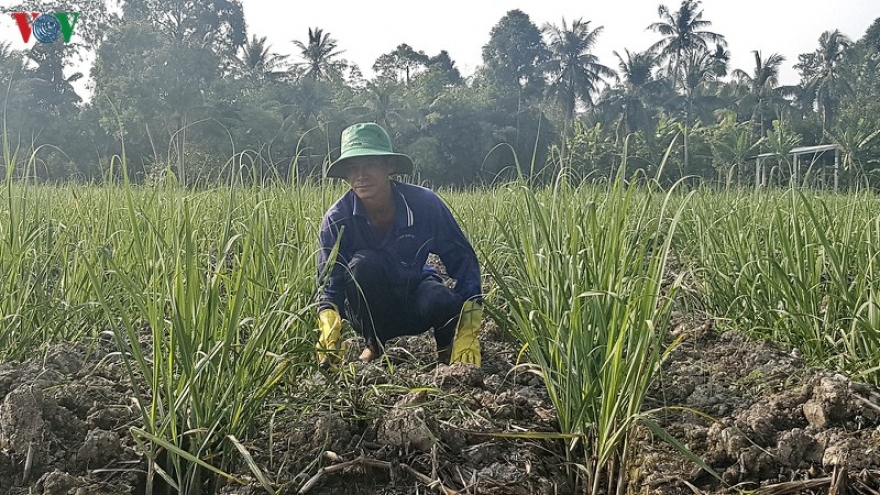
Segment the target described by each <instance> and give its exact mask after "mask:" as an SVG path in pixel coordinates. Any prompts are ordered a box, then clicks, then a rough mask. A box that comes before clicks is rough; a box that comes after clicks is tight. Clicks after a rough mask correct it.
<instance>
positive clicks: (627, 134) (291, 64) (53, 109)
mask: <svg viewBox="0 0 880 495" xmlns="http://www.w3.org/2000/svg"><path fill="white" fill-rule="evenodd" d="M40 3H44V4H45V5H42V4H40ZM50 3H51V5H50ZM25 7H26V8H25ZM12 10H13V11H16V10H28V11H47V10H57V11H64V10H67V11H78V12H83V13H84V14H83V15H82V16H81V17H80V21H79V24H78V25H77V30H76V35H77V36H75V39H74V41H75V42H72V43H69V44H64V43H60V42H58V43H54V44H46V45H42V44H36V45H34V46H33V47H31V48H29V49H27V50H24V51H14V50H11V49H10V47H9V45H0V82H2V84H3V85H4V86H5V87H6V88H7V91H6V98H5V102H4V103H5V105H4V110H5V113H4V117H5V118H4V158H5V159H4V161H3V164H2V165H0V166H3V167H5V168H6V169H7V170H8V171H10V172H12V173H13V174H14V175H16V176H28V177H35V178H38V179H41V180H81V181H102V180H107V179H108V178H110V177H112V176H114V175H115V176H118V175H119V174H120V170H121V165H122V164H121V161H120V159H119V157H121V156H124V157H125V166H126V168H127V171H128V174H129V176H130V177H131V178H133V179H134V180H137V181H145V182H149V181H155V180H163V179H166V178H168V177H169V176H173V177H174V178H175V180H177V181H180V182H183V183H186V184H196V183H200V182H206V181H213V180H220V179H222V180H227V179H229V178H237V179H241V180H244V181H251V180H261V179H264V178H270V177H280V178H283V179H293V178H297V179H300V178H310V177H319V176H320V175H321V172H322V167H325V166H326V162H327V157H328V156H329V157H333V156H334V153H338V150H337V149H336V147H337V146H338V136H339V134H340V132H341V129H342V128H344V127H345V126H347V125H349V124H351V123H354V122H358V121H374V122H377V123H379V124H381V125H383V126H385V127H386V128H387V129H388V130H389V132H390V133H391V134H392V136H393V138H394V140H395V144H396V146H397V148H398V149H399V151H401V152H404V153H407V154H409V155H411V156H412V157H413V159H414V161H415V162H416V180H419V181H424V182H429V183H432V184H435V185H467V184H474V183H490V182H492V181H495V180H498V179H506V178H509V177H512V176H515V175H528V176H538V177H541V176H547V177H549V176H552V175H553V174H555V173H557V172H558V171H559V170H560V169H561V168H562V167H566V169H567V170H569V171H570V173H572V174H574V175H575V176H577V177H581V178H588V177H603V176H608V175H611V174H613V173H614V172H615V171H616V170H617V169H618V167H619V166H620V165H621V164H622V163H625V164H626V167H627V169H628V171H630V172H635V171H637V170H639V169H641V170H643V171H644V172H645V173H646V174H649V175H652V176H654V175H658V174H659V175H660V176H661V177H663V178H664V179H666V180H676V179H678V178H680V177H684V176H697V177H703V178H706V179H711V180H721V181H727V182H730V181H736V182H740V183H749V182H750V181H752V182H753V181H754V173H755V172H754V159H755V157H756V156H757V155H759V154H764V155H765V156H767V157H769V161H770V162H771V165H772V166H773V169H772V170H775V171H776V173H777V175H776V177H777V178H778V179H779V180H780V181H782V180H784V178H785V176H786V173H787V171H790V167H791V163H790V159H789V157H788V155H787V153H788V151H789V150H790V149H792V148H793V147H796V146H799V145H811V144H822V143H836V144H838V145H840V147H841V149H842V151H841V153H842V155H841V166H842V173H843V175H844V179H845V182H846V183H848V184H855V183H865V182H869V183H871V184H876V183H878V182H880V181H878V176H880V173H878V171H880V137H878V135H880V77H878V76H880V74H878V72H880V19H878V20H876V21H875V22H874V23H873V24H872V25H871V27H870V28H869V29H868V30H867V31H866V32H865V33H864V35H863V36H862V37H861V38H860V39H858V40H852V39H850V38H848V37H847V36H845V35H843V34H842V33H841V32H840V31H837V30H833V31H827V32H824V33H821V35H820V36H819V38H818V44H817V47H816V49H815V51H813V52H811V53H805V54H801V55H800V56H799V57H798V61H797V64H796V65H795V68H796V69H797V70H798V72H799V74H800V82H799V83H798V84H796V85H791V86H784V85H780V83H779V70H780V67H781V65H782V63H783V62H784V61H785V59H784V57H783V56H781V55H779V54H776V53H761V52H757V51H755V52H754V53H753V55H754V65H753V66H752V67H747V68H737V69H733V68H731V67H730V66H729V65H730V64H729V60H730V53H729V51H728V49H727V43H726V41H725V38H724V36H723V34H721V33H716V32H713V31H712V30H711V21H710V20H708V19H706V18H704V16H703V11H702V8H701V4H700V2H699V1H698V0H683V1H682V2H681V4H680V5H678V6H677V7H676V8H674V9H673V8H670V7H668V6H666V5H660V6H659V7H658V10H657V14H658V16H657V20H656V22H654V23H652V24H650V25H649V26H646V28H647V29H649V30H650V31H652V32H654V33H656V36H657V38H656V40H657V41H656V42H655V43H654V44H653V45H651V46H649V47H647V48H644V49H643V50H641V51H637V50H630V49H628V48H626V49H622V50H620V51H617V52H614V60H613V61H611V63H610V64H609V63H608V61H600V60H599V59H598V57H597V56H596V55H595V54H594V53H593V51H594V47H595V43H596V41H597V39H598V38H599V37H600V36H601V35H602V32H603V27H602V26H596V25H594V24H593V23H592V22H591V21H589V20H583V19H575V20H566V19H562V20H561V22H560V23H559V24H555V23H548V24H546V25H544V26H541V27H539V26H537V25H536V24H535V23H534V22H532V20H531V19H530V18H529V16H528V14H526V13H525V12H523V11H521V10H511V11H509V12H507V13H506V14H505V15H504V16H503V17H502V18H501V19H500V20H499V21H498V23H497V24H496V25H495V26H494V27H493V28H492V30H491V32H490V38H489V41H488V43H486V45H485V46H483V47H482V58H483V64H482V65H481V66H480V67H478V69H477V70H476V72H475V73H474V75H473V76H471V77H468V78H464V77H462V75H461V74H460V72H459V70H458V69H457V67H456V64H455V61H454V60H452V59H451V58H450V56H449V54H448V53H447V52H446V51H441V52H439V53H425V52H424V51H422V50H418V49H417V47H412V46H410V45H408V44H405V43H401V44H400V45H399V46H398V47H397V48H396V49H394V50H393V51H391V52H389V53H386V54H383V55H381V56H380V57H379V58H377V59H376V61H375V63H374V64H373V66H372V67H371V68H372V70H373V73H374V74H375V75H373V76H371V77H369V78H367V77H365V76H364V75H363V73H362V72H361V70H360V68H359V67H358V66H357V65H356V64H353V63H351V62H350V61H348V60H346V59H345V58H344V55H345V51H344V46H343V45H342V43H341V42H340V41H339V40H338V39H337V38H336V36H335V34H331V33H329V32H326V31H324V30H323V29H321V28H320V27H315V28H311V29H309V30H308V33H303V38H302V39H300V40H294V44H295V46H296V49H297V53H294V54H280V53H277V52H275V51H273V49H272V47H271V46H270V45H269V44H268V43H267V41H266V38H265V37H259V36H257V35H255V34H249V33H247V30H246V24H245V19H244V13H243V10H242V6H241V3H240V2H239V1H238V0H215V1H212V2H201V1H198V0H127V1H125V2H124V3H122V5H121V9H118V10H110V9H108V7H107V5H106V3H105V2H104V1H103V0H64V1H62V2H48V1H43V0H41V2H38V5H33V2H29V3H28V4H27V6H25V5H18V6H13V7H12ZM402 41H405V40H402ZM89 53H90V54H92V56H93V57H94V63H93V64H92V67H91V69H90V70H91V74H90V75H91V80H92V81H93V87H91V88H90V89H91V94H92V96H91V99H90V100H89V101H88V102H85V101H83V100H82V99H81V97H80V96H79V95H78V94H77V93H76V92H75V91H74V89H73V83H75V82H76V81H77V80H79V79H81V78H82V77H83V74H81V73H78V72H74V73H72V74H71V73H70V68H71V67H77V66H79V65H77V64H78V63H79V61H80V60H82V57H83V56H84V55H85V54H89ZM114 157H115V158H114ZM826 161H827V159H826ZM661 167H662V169H661ZM817 177H821V174H817Z"/></svg>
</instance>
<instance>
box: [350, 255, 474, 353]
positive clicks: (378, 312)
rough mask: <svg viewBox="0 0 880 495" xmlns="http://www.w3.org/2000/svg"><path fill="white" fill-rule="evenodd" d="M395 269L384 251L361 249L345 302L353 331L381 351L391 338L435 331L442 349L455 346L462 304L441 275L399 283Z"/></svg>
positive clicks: (352, 267)
mask: <svg viewBox="0 0 880 495" xmlns="http://www.w3.org/2000/svg"><path fill="white" fill-rule="evenodd" d="M395 268H396V267H395V266H394V261H392V260H391V259H389V258H388V256H387V255H386V254H384V253H382V252H381V251H373V250H362V251H358V252H356V253H355V254H354V256H352V257H351V261H350V262H349V263H348V270H346V277H345V297H346V300H347V308H346V314H347V315H348V318H349V320H350V321H351V324H352V326H353V327H354V329H355V330H356V331H357V332H358V333H360V334H361V335H362V336H363V337H364V339H365V340H366V341H367V346H368V347H369V348H370V349H372V350H374V351H377V352H381V349H382V346H383V345H384V344H385V342H386V341H388V340H389V339H392V338H394V337H399V336H401V335H417V334H420V333H423V332H426V331H428V330H429V329H431V328H433V329H434V338H435V340H436V341H437V347H438V348H441V347H446V346H448V345H450V344H452V339H453V337H454V336H455V327H456V325H457V324H458V318H459V315H460V314H461V308H462V305H463V304H464V299H463V298H462V297H461V296H459V295H458V294H456V293H455V292H454V291H453V290H452V289H450V288H449V287H446V286H445V285H443V283H442V281H441V280H440V277H439V276H438V275H423V276H421V277H420V278H419V279H418V280H399V279H398V278H397V273H398V272H397V270H396V269H395Z"/></svg>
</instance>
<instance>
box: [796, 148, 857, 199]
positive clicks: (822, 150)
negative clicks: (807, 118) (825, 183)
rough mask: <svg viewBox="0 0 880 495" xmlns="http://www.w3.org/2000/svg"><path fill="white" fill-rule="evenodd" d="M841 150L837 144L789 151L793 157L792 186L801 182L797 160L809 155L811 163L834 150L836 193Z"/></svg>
mask: <svg viewBox="0 0 880 495" xmlns="http://www.w3.org/2000/svg"><path fill="white" fill-rule="evenodd" d="M842 149H843V148H842V147H841V146H840V145H839V144H820V145H818V146H801V147H799V148H794V149H793V150H791V151H789V152H788V153H789V154H791V155H794V185H796V186H797V185H798V184H800V182H801V166H800V160H799V159H800V157H801V156H803V155H810V154H811V155H813V161H815V160H816V157H818V156H819V155H821V154H822V153H825V152H826V151H831V150H834V190H835V191H837V184H838V180H839V175H840V174H839V172H840V150H842Z"/></svg>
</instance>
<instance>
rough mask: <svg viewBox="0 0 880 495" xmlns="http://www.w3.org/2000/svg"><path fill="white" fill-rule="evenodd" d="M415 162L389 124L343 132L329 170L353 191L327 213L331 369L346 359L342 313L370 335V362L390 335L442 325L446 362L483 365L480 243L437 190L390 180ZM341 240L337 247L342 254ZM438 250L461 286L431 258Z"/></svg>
mask: <svg viewBox="0 0 880 495" xmlns="http://www.w3.org/2000/svg"><path fill="white" fill-rule="evenodd" d="M412 169H413V162H412V160H411V159H410V158H409V157H408V156H406V155H402V154H399V153H394V152H393V150H392V148H391V139H390V138H389V137H388V133H387V132H385V129H383V128H382V127H381V126H379V125H377V124H373V123H362V124H355V125H353V126H351V127H348V128H346V129H345V130H344V131H342V149H341V155H340V157H339V159H338V160H336V161H334V162H333V163H331V164H330V166H329V167H328V169H327V176H328V177H335V178H339V179H343V180H344V181H345V182H346V183H347V184H348V185H349V186H350V187H351V189H350V190H349V191H348V192H347V193H345V195H344V196H342V197H341V198H340V199H339V200H338V201H336V203H335V204H333V206H331V207H330V209H329V210H327V213H325V214H324V219H323V220H322V221H321V233H320V236H319V242H320V250H319V251H318V286H319V287H320V288H321V289H320V290H319V293H318V303H319V304H318V327H319V331H320V333H321V335H320V337H319V339H318V344H317V352H318V359H319V361H320V363H321V366H322V367H331V366H334V365H335V364H337V363H338V362H339V361H341V360H342V356H343V355H344V351H345V346H344V342H343V341H342V338H341V329H342V318H346V319H347V320H348V321H350V322H351V325H352V327H353V328H354V329H355V330H356V331H357V332H358V333H359V334H360V335H361V336H363V338H364V340H366V349H364V351H363V353H361V355H360V360H361V361H363V362H369V361H372V360H374V359H376V358H378V357H380V356H381V355H382V353H383V349H384V344H385V342H386V341H388V340H389V339H392V338H394V337H398V336H401V335H416V334H419V333H422V332H426V331H427V330H429V329H431V328H433V329H434V338H435V340H436V343H437V360H438V362H441V363H445V364H450V363H471V364H476V365H477V366H479V365H480V343H479V340H477V334H478V333H479V329H480V321H481V320H482V314H483V310H482V306H481V297H480V293H481V288H480V267H479V263H478V262H477V256H476V254H475V253H474V249H473V247H471V244H470V243H469V242H468V240H467V238H466V237H465V236H464V234H463V233H462V231H461V228H460V227H459V226H458V223H457V222H456V221H455V219H454V218H453V216H452V213H451V212H450V211H449V208H448V207H447V206H446V205H445V204H444V203H443V201H442V200H441V199H440V198H439V197H438V196H437V195H436V194H435V193H434V192H433V191H431V190H430V189H426V188H424V187H419V186H414V185H411V184H404V183H401V182H397V181H394V180H391V178H390V176H391V175H394V174H409V173H411V172H412ZM337 246H338V252H337V251H336V249H337ZM428 253H434V254H436V255H438V256H439V257H440V259H441V261H443V263H444V264H445V266H446V270H447V273H448V274H449V276H450V277H452V278H454V279H455V280H456V284H455V288H454V289H450V288H449V287H446V286H445V285H443V282H442V281H441V279H440V276H439V275H438V274H437V272H436V271H435V270H434V269H433V268H432V267H431V266H430V265H428V264H427V263H426V261H427V259H428Z"/></svg>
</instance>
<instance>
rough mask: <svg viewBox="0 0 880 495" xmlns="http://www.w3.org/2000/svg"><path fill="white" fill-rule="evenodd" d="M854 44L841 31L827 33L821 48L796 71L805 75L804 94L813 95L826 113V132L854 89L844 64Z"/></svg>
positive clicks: (823, 117)
mask: <svg viewBox="0 0 880 495" xmlns="http://www.w3.org/2000/svg"><path fill="white" fill-rule="evenodd" d="M850 46H852V41H851V40H850V39H849V38H848V37H846V36H845V35H844V34H843V33H841V32H840V30H837V29H835V30H834V31H825V32H824V33H822V35H821V36H819V48H818V49H817V50H816V51H815V52H813V53H810V54H806V55H801V56H800V60H801V62H800V63H799V64H797V65H795V69H798V70H800V71H801V75H802V77H803V80H804V84H803V86H804V90H805V92H806V93H807V94H809V95H812V96H813V98H814V100H813V101H815V102H817V103H818V105H819V110H820V111H821V112H822V132H823V133H824V132H825V131H826V130H827V129H829V128H830V127H831V124H832V122H833V121H834V118H835V117H836V116H837V110H838V107H839V106H840V98H841V97H842V95H844V94H847V93H850V92H851V91H852V88H851V86H850V84H849V82H848V81H847V80H846V77H844V75H843V61H844V58H845V56H846V52H847V49H848V48H849V47H850Z"/></svg>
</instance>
